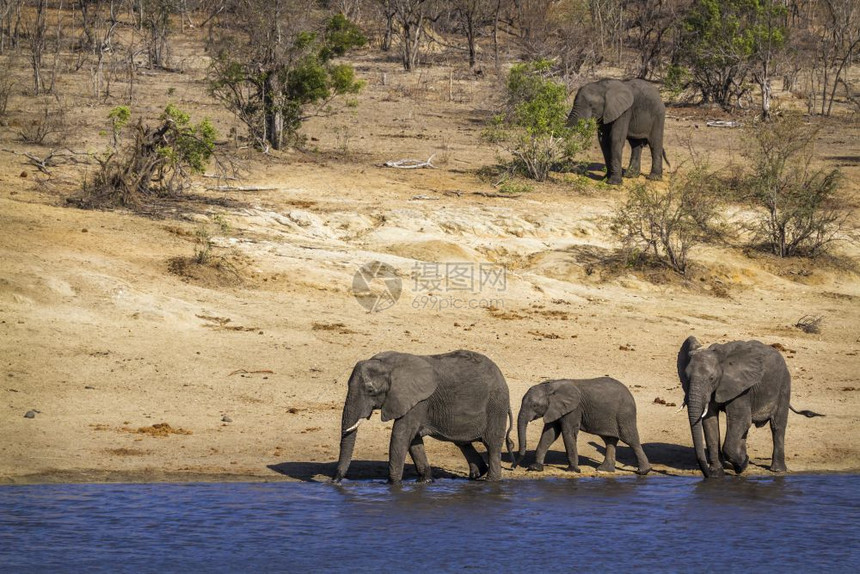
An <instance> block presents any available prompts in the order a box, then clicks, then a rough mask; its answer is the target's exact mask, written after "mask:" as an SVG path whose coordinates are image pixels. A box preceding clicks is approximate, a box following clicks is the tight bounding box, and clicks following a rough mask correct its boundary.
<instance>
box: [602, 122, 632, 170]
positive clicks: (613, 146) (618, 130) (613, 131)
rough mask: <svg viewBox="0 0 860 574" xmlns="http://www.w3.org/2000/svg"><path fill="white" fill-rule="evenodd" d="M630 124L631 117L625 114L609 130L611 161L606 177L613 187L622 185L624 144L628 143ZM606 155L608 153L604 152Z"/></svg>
mask: <svg viewBox="0 0 860 574" xmlns="http://www.w3.org/2000/svg"><path fill="white" fill-rule="evenodd" d="M629 123H630V116H629V115H628V114H623V115H622V116H621V117H620V118H618V119H617V120H615V121H614V122H612V126H611V128H610V130H609V136H610V137H609V160H608V163H607V165H606V176H607V178H608V179H607V181H608V183H610V184H612V185H620V184H621V154H622V152H623V151H624V144H625V143H627V127H628V124H629ZM604 155H606V152H604Z"/></svg>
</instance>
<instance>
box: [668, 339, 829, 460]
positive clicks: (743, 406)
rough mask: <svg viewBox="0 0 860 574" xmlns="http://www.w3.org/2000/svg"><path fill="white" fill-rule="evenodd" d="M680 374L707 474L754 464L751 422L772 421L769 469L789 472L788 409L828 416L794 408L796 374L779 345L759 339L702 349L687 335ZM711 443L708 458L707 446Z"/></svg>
mask: <svg viewBox="0 0 860 574" xmlns="http://www.w3.org/2000/svg"><path fill="white" fill-rule="evenodd" d="M678 376H679V377H680V379H681V387H682V388H683V389H684V405H686V406H687V414H688V418H689V421H690V431H691V432H692V434H693V444H694V446H695V449H696V459H697V460H698V462H699V468H700V469H701V470H702V474H704V475H705V476H706V477H710V476H721V475H722V474H723V462H724V461H725V462H726V463H728V464H730V465H731V466H732V467H733V469H734V471H735V472H736V473H737V474H740V473H741V472H743V471H744V469H745V468H746V467H747V464H748V463H749V456H747V443H746V439H747V433H748V432H749V428H750V426H751V425H753V424H754V425H755V426H757V427H761V426H764V425H765V424H767V423H770V431H771V436H772V438H773V453H772V455H771V463H770V470H771V471H773V472H785V471H786V470H787V468H786V466H785V427H786V425H787V424H788V411H789V410H791V411H793V412H795V413H797V414H801V415H804V416H806V417H815V416H823V415H820V414H818V413H814V412H812V411H797V410H795V409H794V407H792V406H791V403H790V400H791V375H790V374H789V372H788V366H787V365H786V364H785V359H783V357H782V355H781V354H780V352H779V351H777V350H776V349H775V348H773V347H771V346H770V345H765V344H764V343H762V342H760V341H731V342H729V343H724V344H721V343H714V344H713V345H711V346H709V347H707V348H703V347H702V345H701V344H700V343H699V341H698V340H697V339H696V338H695V337H692V336H691V337H687V340H686V341H684V343H683V344H682V345H681V349H680V351H678ZM720 411H723V412H725V413H726V438H725V442H724V444H723V446H722V449H720V422H719V414H720ZM706 445H707V458H706V456H705V455H706V452H705V446H706Z"/></svg>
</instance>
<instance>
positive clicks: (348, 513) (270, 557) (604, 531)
mask: <svg viewBox="0 0 860 574" xmlns="http://www.w3.org/2000/svg"><path fill="white" fill-rule="evenodd" d="M825 568H826V569H827V570H826V572H827V574H830V573H832V572H852V573H856V572H860V475H791V476H785V477H752V478H736V477H733V478H724V479H715V480H704V479H701V478H697V477H665V476H649V477H618V478H603V477H600V478H580V479H540V480H507V481H502V482H500V483H495V484H492V483H483V482H469V481H465V480H455V479H446V480H439V481H437V482H435V483H433V484H429V485H418V484H404V486H402V487H400V488H394V487H389V486H388V485H386V484H384V483H381V482H367V481H344V483H343V484H342V485H340V486H335V485H331V484H323V483H285V482H278V483H193V484H175V483H169V484H75V485H30V486H4V487H0V571H1V572H15V573H18V572H43V571H44V572H134V573H138V572H158V573H164V572H179V571H193V572H275V571H277V572H367V571H375V572H414V571H430V572H433V571H436V572H451V571H463V570H466V571H468V570H474V571H483V572H526V571H539V570H545V571H549V572H574V571H586V572H614V571H630V570H635V571H643V572H666V571H672V572H675V571H677V572H754V571H758V572H809V571H823V569H825ZM813 569H814V570H813Z"/></svg>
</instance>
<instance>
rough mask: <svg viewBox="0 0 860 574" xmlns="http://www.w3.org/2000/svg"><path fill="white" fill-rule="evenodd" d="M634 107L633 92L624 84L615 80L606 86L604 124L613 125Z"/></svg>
mask: <svg viewBox="0 0 860 574" xmlns="http://www.w3.org/2000/svg"><path fill="white" fill-rule="evenodd" d="M632 105H633V90H631V89H630V88H628V87H627V86H626V85H625V84H624V83H623V82H619V81H617V80H613V81H611V82H608V83H607V85H606V97H605V98H604V103H603V123H604V124H611V123H612V122H614V121H615V120H617V119H618V118H619V117H620V116H621V114H623V113H624V112H626V111H627V110H629V109H630V106H632Z"/></svg>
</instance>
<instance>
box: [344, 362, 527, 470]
mask: <svg viewBox="0 0 860 574" xmlns="http://www.w3.org/2000/svg"><path fill="white" fill-rule="evenodd" d="M377 409H380V410H381V411H382V420H383V421H388V420H392V419H393V420H394V427H393V428H392V430H391V443H390V445H389V449H388V481H389V482H390V483H393V484H397V483H400V482H401V480H402V479H403V466H404V464H405V462H406V453H407V451H408V452H409V454H410V455H411V457H412V461H413V462H414V463H415V468H416V470H417V471H418V480H419V481H422V482H429V481H431V480H432V479H433V477H432V473H431V469H430V464H429V463H428V462H427V455H426V454H425V452H424V437H425V436H431V437H433V438H436V439H439V440H443V441H448V442H453V443H454V444H456V445H457V446H458V447H459V448H460V450H461V451H462V453H463V455H464V456H465V457H466V461H467V462H468V463H469V478H471V479H478V478H480V477H482V476H485V477H486V480H499V479H500V478H501V476H502V464H501V460H502V447H503V445H504V444H507V448H508V452H509V453H510V454H511V458H512V459H513V443H512V441H511V440H510V431H511V427H512V426H513V417H512V415H511V407H510V395H509V392H508V385H507V383H506V382H505V378H504V377H503V376H502V373H501V371H500V370H499V368H498V367H497V366H496V364H495V363H493V361H491V360H490V359H488V358H487V357H485V356H484V355H481V354H479V353H474V352H471V351H463V350H460V351H453V352H451V353H445V354H442V355H411V354H408V353H397V352H394V351H388V352H385V353H379V354H377V355H374V356H373V357H371V358H370V359H367V360H364V361H359V362H358V363H356V365H355V368H353V370H352V374H351V375H350V377H349V388H348V390H347V395H346V401H345V402H344V405H343V418H342V421H341V439H340V456H339V459H338V463H337V471H336V472H335V475H334V478H333V480H334V481H335V482H340V481H341V479H343V477H344V476H346V472H347V469H348V468H349V463H350V461H351V459H352V452H353V448H354V447H355V438H356V434H357V429H358V425H359V423H361V421H362V420H364V419H369V418H370V415H371V414H372V413H373V411H374V410H377ZM474 442H481V443H483V445H484V447H485V448H486V449H487V461H486V462H485V461H484V458H483V457H482V456H481V454H480V453H479V452H478V451H477V450H476V449H475V446H474V445H473V443H474Z"/></svg>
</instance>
